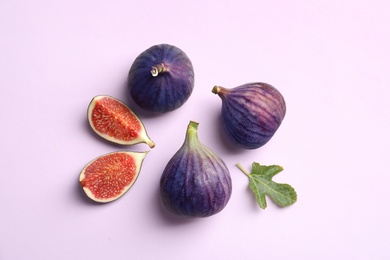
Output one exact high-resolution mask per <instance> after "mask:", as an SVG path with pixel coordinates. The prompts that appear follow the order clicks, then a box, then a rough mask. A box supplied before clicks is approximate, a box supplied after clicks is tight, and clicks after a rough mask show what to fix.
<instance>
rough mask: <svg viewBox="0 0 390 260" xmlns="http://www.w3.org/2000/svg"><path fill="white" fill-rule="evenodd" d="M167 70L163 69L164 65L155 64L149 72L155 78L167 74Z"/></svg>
mask: <svg viewBox="0 0 390 260" xmlns="http://www.w3.org/2000/svg"><path fill="white" fill-rule="evenodd" d="M167 71H168V68H167V67H165V65H164V63H160V64H156V65H154V66H153V67H152V70H151V71H150V72H151V73H152V76H153V77H157V76H158V74H160V73H164V72H167Z"/></svg>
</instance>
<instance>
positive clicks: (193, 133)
mask: <svg viewBox="0 0 390 260" xmlns="http://www.w3.org/2000/svg"><path fill="white" fill-rule="evenodd" d="M198 126H199V123H198V122H195V121H190V123H189V124H188V127H187V134H186V142H187V143H188V145H190V146H191V145H193V144H195V145H196V144H197V143H198V141H199V140H198Z"/></svg>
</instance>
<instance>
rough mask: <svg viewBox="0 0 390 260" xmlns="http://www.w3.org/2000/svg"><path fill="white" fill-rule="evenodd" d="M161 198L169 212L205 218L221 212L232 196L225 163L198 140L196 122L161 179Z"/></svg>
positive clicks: (190, 127) (230, 182)
mask: <svg viewBox="0 0 390 260" xmlns="http://www.w3.org/2000/svg"><path fill="white" fill-rule="evenodd" d="M160 188H161V196H162V200H163V203H164V205H165V206H166V208H167V209H168V210H169V211H171V212H172V213H174V214H176V215H179V216H182V217H193V218H195V217H208V216H211V215H214V214H216V213H218V212H220V211H221V210H222V209H223V208H224V207H225V206H226V204H227V203H228V201H229V199H230V196H231V193H232V181H231V177H230V173H229V170H228V168H227V167H226V165H225V163H224V162H223V161H222V159H221V158H219V157H218V156H217V155H216V154H215V153H214V152H212V151H211V150H210V149H209V148H208V147H206V146H204V145H203V144H202V143H201V142H200V141H199V139H198V123H197V122H194V121H191V122H190V123H189V125H188V128H187V133H186V138H185V141H184V143H183V145H182V146H181V148H180V149H179V150H178V151H177V152H176V153H175V155H174V156H173V157H172V158H171V160H170V161H169V162H168V164H167V166H166V167H165V170H164V172H163V174H162V176H161V181H160Z"/></svg>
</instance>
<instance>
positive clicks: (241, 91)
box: [212, 83, 286, 149]
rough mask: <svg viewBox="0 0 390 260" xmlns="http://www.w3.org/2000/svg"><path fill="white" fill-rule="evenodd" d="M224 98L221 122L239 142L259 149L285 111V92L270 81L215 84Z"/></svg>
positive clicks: (228, 132)
mask: <svg viewBox="0 0 390 260" xmlns="http://www.w3.org/2000/svg"><path fill="white" fill-rule="evenodd" d="M212 92H213V93H215V94H218V95H219V97H220V98H221V100H222V124H223V127H224V129H225V130H226V132H227V134H228V136H229V137H230V138H231V139H232V140H233V142H234V143H236V144H237V145H238V146H240V147H242V148H246V149H256V148H259V147H261V146H263V145H265V144H266V143H267V142H268V141H269V140H270V139H271V138H272V136H273V135H274V134H275V132H276V130H278V128H279V126H280V125H281V123H282V121H283V119H284V116H285V115H286V103H285V100H284V98H283V96H282V94H281V93H280V92H279V91H278V90H277V89H276V88H275V87H273V86H271V85H269V84H267V83H248V84H244V85H241V86H238V87H236V88H232V89H226V88H223V87H219V86H215V87H214V88H213V90H212Z"/></svg>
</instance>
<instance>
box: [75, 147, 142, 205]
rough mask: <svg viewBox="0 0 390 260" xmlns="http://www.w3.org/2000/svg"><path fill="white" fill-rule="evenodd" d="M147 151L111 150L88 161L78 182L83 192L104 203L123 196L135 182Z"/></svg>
mask: <svg viewBox="0 0 390 260" xmlns="http://www.w3.org/2000/svg"><path fill="white" fill-rule="evenodd" d="M147 153H148V152H126V151H121V152H111V153H108V154H105V155H102V156H99V157H97V158H96V159H94V160H92V161H91V162H90V163H88V164H87V165H86V166H85V167H84V169H83V170H82V171H81V173H80V177H79V182H80V185H81V187H82V189H83V190H84V192H85V194H86V195H87V196H88V197H89V198H90V199H92V200H93V201H96V202H101V203H106V202H111V201H114V200H116V199H118V198H120V197H121V196H123V195H124V194H125V193H126V192H127V191H128V190H129V189H130V188H131V187H132V186H133V184H134V183H135V181H136V180H137V178H138V175H139V173H140V170H141V165H142V162H143V160H144V158H145V156H146V154H147Z"/></svg>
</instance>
